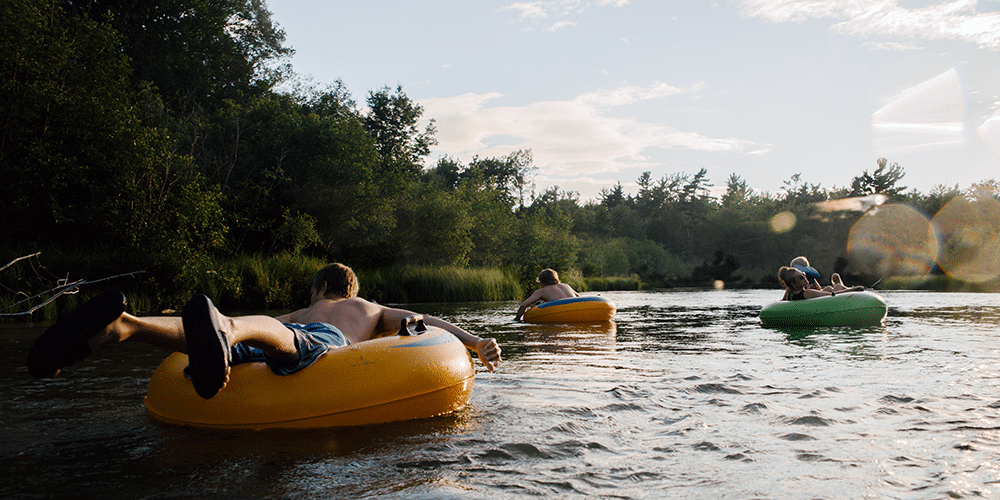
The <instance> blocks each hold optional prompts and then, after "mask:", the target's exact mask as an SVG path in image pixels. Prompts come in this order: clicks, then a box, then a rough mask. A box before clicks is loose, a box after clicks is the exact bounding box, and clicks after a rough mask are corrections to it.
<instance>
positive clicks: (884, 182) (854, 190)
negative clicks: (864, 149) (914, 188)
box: [850, 158, 906, 197]
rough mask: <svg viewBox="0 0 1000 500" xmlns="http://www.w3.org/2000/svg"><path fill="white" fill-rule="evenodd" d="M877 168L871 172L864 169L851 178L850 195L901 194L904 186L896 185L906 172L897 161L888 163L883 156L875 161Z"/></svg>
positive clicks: (893, 195)
mask: <svg viewBox="0 0 1000 500" xmlns="http://www.w3.org/2000/svg"><path fill="white" fill-rule="evenodd" d="M876 164H877V165H878V168H876V169H875V171H874V172H872V173H871V174H869V173H868V170H865V171H864V172H863V173H862V174H861V175H860V176H858V177H855V178H854V179H852V180H851V192H850V195H851V196H865V195H869V194H876V193H877V194H884V195H886V196H889V197H895V196H899V195H901V194H902V193H903V192H904V191H906V186H896V183H897V182H899V181H900V180H901V179H902V178H903V177H904V176H905V175H906V173H905V172H903V167H901V166H899V164H898V163H889V161H888V160H886V159H885V158H879V159H878V160H877V161H876Z"/></svg>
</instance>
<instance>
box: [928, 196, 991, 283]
mask: <svg viewBox="0 0 1000 500" xmlns="http://www.w3.org/2000/svg"><path fill="white" fill-rule="evenodd" d="M933 222H934V228H935V229H937V231H938V234H939V235H940V239H941V258H940V259H939V260H938V265H939V266H940V267H941V269H942V270H943V271H944V272H946V273H948V275H949V276H951V277H953V278H957V279H960V280H963V281H969V282H974V283H982V282H984V281H989V280H991V279H993V278H996V277H997V276H1000V201H997V200H996V199H994V198H988V197H987V198H979V199H976V200H971V201H970V200H968V199H966V198H965V197H964V196H959V197H956V198H954V199H953V200H951V201H949V202H948V204H947V205H945V206H944V207H943V208H941V210H940V211H938V213H937V215H935V216H934V221H933Z"/></svg>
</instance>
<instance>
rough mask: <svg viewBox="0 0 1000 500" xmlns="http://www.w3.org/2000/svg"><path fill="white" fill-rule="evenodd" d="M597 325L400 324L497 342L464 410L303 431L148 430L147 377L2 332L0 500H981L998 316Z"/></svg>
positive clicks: (706, 309) (122, 355)
mask: <svg viewBox="0 0 1000 500" xmlns="http://www.w3.org/2000/svg"><path fill="white" fill-rule="evenodd" d="M607 295H609V296H610V297H611V298H612V299H613V300H614V301H615V303H616V304H617V305H618V309H619V313H618V315H617V316H616V317H615V321H613V322H609V323H603V324H581V325H530V324H524V323H516V322H513V321H512V317H513V313H514V310H515V308H516V304H515V303H488V304H481V303H468V304H414V305H410V306H409V307H411V308H413V309H415V310H419V311H421V312H426V313H428V314H435V315H439V316H442V317H445V318H447V319H450V320H453V321H455V322H456V323H458V324H461V325H463V326H465V327H467V328H468V329H469V330H471V331H473V332H475V333H477V334H480V335H489V336H494V337H496V338H498V340H500V342H501V344H502V346H503V348H504V355H505V357H506V362H505V364H504V366H503V368H502V369H501V370H500V371H499V372H497V373H492V374H491V373H486V372H480V373H479V374H478V376H477V379H476V387H475V390H474V392H473V398H472V401H471V403H470V405H469V406H468V407H466V408H465V409H463V410H461V411H459V412H456V413H453V414H450V415H446V416H442V417H438V418H432V419H426V420H418V421H411V422H402V423H396V424H387V425H379V426H367V427H359V428H351V429H323V430H316V431H280V430H271V431H265V432H205V431H196V430H188V429H182V428H176V427H169V426H162V425H159V424H156V423H155V422H153V421H151V420H150V419H149V418H148V417H147V416H146V413H145V410H144V408H143V406H142V397H143V395H144V393H145V386H146V384H147V383H148V380H149V376H150V375H151V374H152V372H153V369H154V368H155V366H156V365H157V364H158V363H159V362H160V360H162V359H163V358H164V357H165V353H163V352H157V351H155V350H153V349H151V348H148V347H146V346H127V345H126V346H115V348H112V349H106V350H104V351H101V352H98V353H97V354H96V355H95V356H93V357H92V359H88V360H87V361H85V362H83V363H80V364H79V365H77V366H73V367H72V368H71V369H69V370H66V372H65V373H64V374H63V375H61V376H60V377H59V378H58V379H54V380H44V381H36V380H33V379H31V378H30V377H29V376H28V374H27V372H26V370H25V369H24V367H23V360H24V357H25V354H26V352H27V348H28V346H29V345H30V342H31V341H32V340H33V338H34V336H36V335H37V334H38V333H39V332H40V331H41V329H42V326H39V327H37V328H11V327H9V325H8V326H5V327H3V328H0V345H2V347H3V349H0V360H2V362H3V363H4V366H7V367H8V369H7V370H5V371H3V372H2V375H0V377H2V379H0V391H2V393H0V398H2V401H3V406H2V407H0V419H2V422H3V425H4V430H5V432H4V434H3V435H2V437H0V467H2V468H3V470H4V471H5V472H6V473H7V475H8V477H12V478H18V480H16V481H7V482H4V483H2V484H0V497H3V498H23V497H29V496H42V497H50V496H52V497H70V498H90V497H98V496H107V495H108V494H109V492H113V493H111V494H113V495H114V496H115V497H124V498H139V497H152V498H163V497H197V498H204V497H219V496H221V497H233V498H244V497H253V498H315V497H362V498H363V497H379V498H382V497H388V498H414V497H417V498H423V497H426V498H440V497H451V498H481V497H484V496H490V497H498V498H520V497H524V496H542V495H545V496H555V497H593V496H597V497H614V498H647V497H648V498H663V497H671V498H672V497H688V498H725V497H730V498H778V497H780V498H861V497H874V498H946V497H952V498H965V497H975V496H983V497H995V496H997V495H998V494H1000V483H998V479H1000V466H998V465H997V464H1000V462H998V460H997V457H998V454H1000V427H998V426H997V424H996V422H998V421H1000V395H998V391H997V389H996V385H997V379H998V374H997V370H998V368H997V367H998V366H1000V363H998V361H1000V352H998V349H997V326H998V325H1000V305H998V304H1000V303H998V301H997V299H996V296H991V295H974V294H940V293H922V292H905V293H904V292H888V293H885V294H884V295H885V297H886V300H887V302H888V303H889V305H890V309H889V317H888V320H887V321H886V324H885V326H882V327H867V328H832V327H826V328H761V326H760V324H759V320H758V319H757V312H758V311H759V310H760V307H761V306H762V305H764V304H767V303H769V302H771V301H773V300H775V299H776V298H777V297H778V296H780V291H775V290H770V291H742V292H741V291H703V292H702V291H697V292H695V291H689V292H658V293H653V292H650V293H635V292H633V293H609V294H607Z"/></svg>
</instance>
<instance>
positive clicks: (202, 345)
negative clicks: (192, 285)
mask: <svg viewBox="0 0 1000 500" xmlns="http://www.w3.org/2000/svg"><path fill="white" fill-rule="evenodd" d="M219 316H220V315H219V311H218V310H217V309H216V308H215V306H214V305H213V304H212V300H211V299H209V298H208V297H206V296H205V295H195V296H194V298H192V299H191V301H190V302H188V303H187V304H186V305H185V306H184V310H183V311H181V318H182V319H183V320H184V339H185V341H186V342H187V354H188V370H187V373H188V374H189V375H190V376H191V384H193V385H194V390H195V392H197V393H198V395H199V396H201V397H202V398H204V399H211V398H212V397H213V396H215V395H216V394H218V393H219V391H221V390H222V388H223V387H225V386H226V382H227V379H228V377H229V362H230V356H231V354H230V350H229V349H230V346H229V340H228V339H227V338H226V334H225V332H223V331H222V330H221V328H220V324H219Z"/></svg>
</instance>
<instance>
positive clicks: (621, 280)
mask: <svg viewBox="0 0 1000 500" xmlns="http://www.w3.org/2000/svg"><path fill="white" fill-rule="evenodd" d="M584 281H585V282H586V284H587V287H586V289H587V290H591V291H595V292H608V291H615V290H642V280H640V279H639V276H638V275H635V274H633V275H632V276H610V277H595V278H584Z"/></svg>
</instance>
